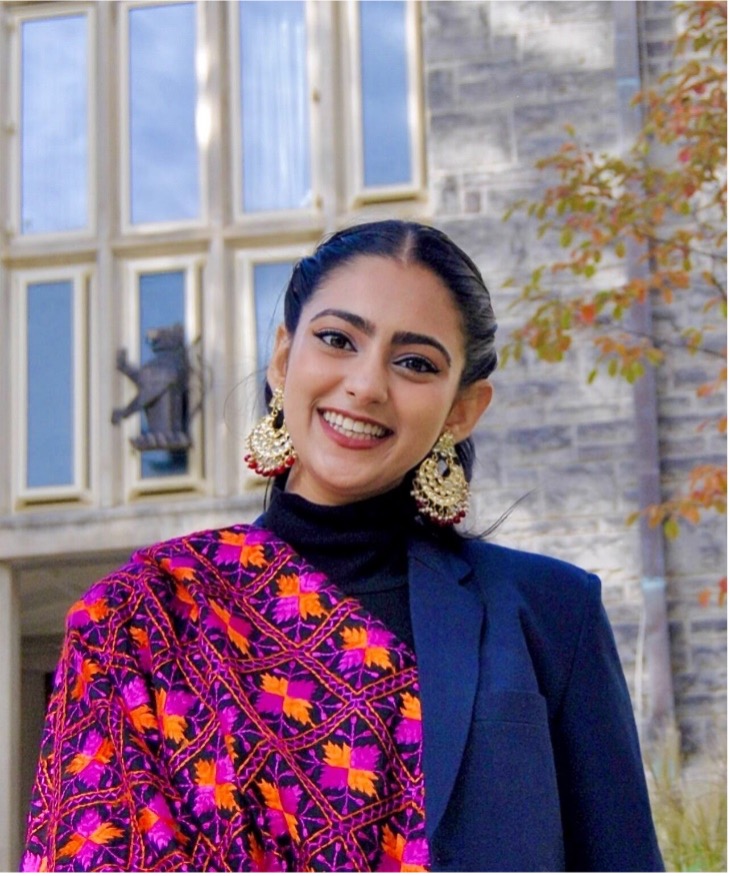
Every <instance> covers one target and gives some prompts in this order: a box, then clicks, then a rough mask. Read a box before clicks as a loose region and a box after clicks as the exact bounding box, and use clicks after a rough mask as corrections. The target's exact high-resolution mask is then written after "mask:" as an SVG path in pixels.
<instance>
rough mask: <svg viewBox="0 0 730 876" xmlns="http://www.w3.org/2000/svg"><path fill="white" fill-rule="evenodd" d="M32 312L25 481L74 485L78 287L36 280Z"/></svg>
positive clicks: (31, 289)
mask: <svg viewBox="0 0 730 876" xmlns="http://www.w3.org/2000/svg"><path fill="white" fill-rule="evenodd" d="M27 308H28V309H27V314H28V317H27V318H28V325H27V332H28V347H27V349H28V361H27V369H28V371H27V374H28V421H27V426H28V445H27V459H28V462H27V470H26V484H27V485H28V486H29V487H57V486H64V485H69V484H73V483H74V404H75V403H76V400H75V398H74V373H73V350H74V330H73V286H72V283H71V281H70V280H64V281H60V282H55V283H31V284H29V285H28V290H27Z"/></svg>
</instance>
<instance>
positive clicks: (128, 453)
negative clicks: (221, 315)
mask: <svg viewBox="0 0 730 876" xmlns="http://www.w3.org/2000/svg"><path fill="white" fill-rule="evenodd" d="M204 265H205V260H204V258H203V257H202V256H200V255H191V256H170V257H166V256H163V257H155V258H140V259H134V260H130V261H128V262H126V263H125V265H124V291H123V296H122V300H123V311H124V314H123V326H124V340H123V343H122V345H121V346H123V347H125V348H126V350H127V352H128V355H129V359H130V361H131V362H133V363H134V364H138V362H139V354H138V352H137V351H139V350H140V349H141V347H142V343H143V342H144V338H142V337H140V331H139V317H140V313H139V278H140V276H142V275H143V274H158V273H159V274H161V273H168V272H172V271H175V272H177V271H182V272H183V274H184V276H185V292H184V295H185V339H186V343H187V344H188V345H190V344H191V343H192V342H194V341H196V340H197V339H198V338H202V331H201V319H200V310H201V293H202V274H203V268H204ZM116 378H117V386H118V387H119V395H116V396H115V404H114V407H124V405H126V404H129V402H130V401H131V400H132V399H133V398H134V396H135V394H136V390H134V388H133V387H132V385H131V381H130V380H129V379H128V378H127V377H125V376H124V375H123V374H122V373H121V372H120V371H117V372H116ZM203 419H204V418H203V412H202V411H198V412H197V414H196V415H195V416H194V417H193V419H192V421H191V423H190V424H189V425H190V437H191V439H192V442H193V443H192V447H191V448H190V449H189V450H188V471H187V473H186V474H183V475H170V476H168V477H158V478H152V477H147V478H143V477H142V464H141V463H142V456H141V453H140V451H138V450H135V448H134V447H132V445H131V443H130V439H131V438H132V437H134V436H136V435H139V432H140V415H134V416H131V417H127V418H126V419H125V420H122V421H121V423H120V424H119V426H118V427H117V428H119V429H120V430H121V433H122V440H123V451H122V456H123V477H124V488H125V489H124V492H125V501H131V500H133V499H135V498H139V497H142V496H150V495H155V494H160V493H164V494H167V493H180V492H198V493H203V492H205V488H206V487H205V482H204V478H203V473H204V456H205V454H204V447H203V438H204V429H203Z"/></svg>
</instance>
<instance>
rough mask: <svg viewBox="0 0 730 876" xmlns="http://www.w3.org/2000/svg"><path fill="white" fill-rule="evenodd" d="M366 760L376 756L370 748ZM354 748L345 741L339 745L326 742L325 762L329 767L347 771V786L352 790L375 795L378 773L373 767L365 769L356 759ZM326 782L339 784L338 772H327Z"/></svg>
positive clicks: (331, 784)
mask: <svg viewBox="0 0 730 876" xmlns="http://www.w3.org/2000/svg"><path fill="white" fill-rule="evenodd" d="M364 753H365V758H364V760H365V761H368V762H372V761H373V760H374V756H373V753H372V751H371V750H370V748H368V749H367V750H366V751H365V752H364ZM354 759H355V758H354V757H353V750H352V747H351V746H350V745H347V744H346V743H343V744H342V745H337V744H336V743H334V742H326V743H325V746H324V762H325V763H326V764H327V766H328V767H331V768H333V769H334V770H344V771H346V781H347V787H348V788H349V789H350V790H351V791H358V792H359V793H361V794H365V795H366V796H367V797H374V796H375V793H376V791H375V780H376V779H377V773H376V772H375V771H374V770H371V769H363V768H361V767H359V766H358V765H357V764H356V763H353V761H354ZM324 782H325V784H326V785H327V786H329V787H332V786H334V785H336V784H337V781H336V773H332V772H330V773H328V774H327V773H326V774H325V778H324Z"/></svg>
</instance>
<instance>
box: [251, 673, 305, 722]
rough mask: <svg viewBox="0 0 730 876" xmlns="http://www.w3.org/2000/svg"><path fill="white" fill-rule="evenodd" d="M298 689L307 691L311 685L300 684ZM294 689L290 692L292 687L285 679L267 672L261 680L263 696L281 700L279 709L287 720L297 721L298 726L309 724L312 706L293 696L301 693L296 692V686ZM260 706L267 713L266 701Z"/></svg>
mask: <svg viewBox="0 0 730 876" xmlns="http://www.w3.org/2000/svg"><path fill="white" fill-rule="evenodd" d="M299 687H300V688H302V689H304V688H306V690H307V691H309V689H310V688H311V685H308V684H307V683H306V682H304V683H303V684H302V683H301V682H300V684H299ZM294 688H295V689H294V691H292V686H291V685H290V683H289V681H288V680H287V679H286V678H277V677H276V676H275V675H271V674H270V673H268V672H267V673H265V674H264V675H263V676H262V678H261V689H262V690H263V691H264V693H265V694H271V695H272V696H274V697H278V698H281V700H282V701H283V703H282V706H281V709H282V711H283V712H284V714H285V715H286V716H287V717H288V718H293V719H294V720H295V721H299V723H300V724H311V723H312V719H311V717H310V714H309V713H310V711H311V709H312V704H311V703H310V702H309V700H308V699H307V698H305V697H302V696H295V695H293V694H296V693H297V692H302V691H301V690H300V691H296V685H295V686H294ZM262 705H263V706H264V709H263V710H264V711H267V709H266V700H264V702H263V703H262Z"/></svg>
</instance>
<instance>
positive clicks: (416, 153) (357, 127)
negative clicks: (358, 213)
mask: <svg viewBox="0 0 730 876" xmlns="http://www.w3.org/2000/svg"><path fill="white" fill-rule="evenodd" d="M361 2H373V0H344V2H342V3H338V4H337V6H338V7H340V8H342V11H343V13H344V15H343V18H344V22H343V27H342V33H343V36H344V42H343V44H342V45H341V48H340V53H341V57H342V58H344V59H345V61H344V63H343V70H342V73H343V83H344V84H343V89H342V95H343V99H344V106H343V107H342V112H343V117H344V118H345V120H346V122H345V125H344V129H345V134H346V154H347V159H346V164H347V167H346V188H347V199H348V205H349V207H350V209H353V208H356V207H362V206H366V205H369V204H376V203H378V202H383V201H386V202H387V201H403V200H406V201H407V200H415V199H422V198H425V197H426V192H425V186H426V170H425V156H424V142H425V132H424V108H423V107H424V104H423V85H422V82H421V70H422V66H421V65H422V58H421V54H422V53H421V39H420V12H419V5H418V2H417V0H405V2H406V55H407V57H406V63H407V71H408V126H409V129H410V135H411V152H410V157H411V179H410V180H409V181H408V182H406V183H396V184H394V185H388V186H366V185H365V179H364V177H365V171H364V160H363V152H364V140H363V126H362V77H361V58H360V16H359V4H360V3H361Z"/></svg>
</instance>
